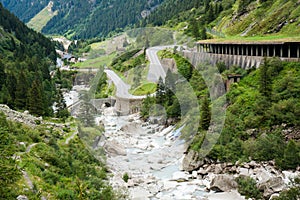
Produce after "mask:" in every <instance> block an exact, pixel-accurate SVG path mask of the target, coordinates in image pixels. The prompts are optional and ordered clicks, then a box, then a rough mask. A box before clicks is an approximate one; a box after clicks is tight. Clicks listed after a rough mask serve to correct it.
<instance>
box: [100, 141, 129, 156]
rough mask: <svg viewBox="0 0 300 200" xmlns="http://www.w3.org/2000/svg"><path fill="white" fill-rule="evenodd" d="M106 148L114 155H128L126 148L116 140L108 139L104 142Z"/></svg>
mask: <svg viewBox="0 0 300 200" xmlns="http://www.w3.org/2000/svg"><path fill="white" fill-rule="evenodd" d="M104 149H105V150H106V152H107V153H108V154H109V155H112V156H126V155H127V153H126V149H125V148H124V147H123V146H122V145H121V144H120V143H118V142H117V141H116V140H111V141H107V142H106V143H105V144H104Z"/></svg>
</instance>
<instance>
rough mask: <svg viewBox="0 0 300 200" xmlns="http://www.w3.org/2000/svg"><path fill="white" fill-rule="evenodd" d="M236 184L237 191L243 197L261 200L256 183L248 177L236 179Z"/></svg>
mask: <svg viewBox="0 0 300 200" xmlns="http://www.w3.org/2000/svg"><path fill="white" fill-rule="evenodd" d="M236 181H237V183H238V191H239V193H240V194H242V195H245V196H246V198H255V199H261V198H262V193H261V192H260V191H259V189H258V188H257V186H256V182H255V180H254V179H253V178H250V177H238V178H236Z"/></svg>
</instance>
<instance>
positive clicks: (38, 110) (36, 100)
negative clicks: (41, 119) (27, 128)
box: [27, 80, 45, 116]
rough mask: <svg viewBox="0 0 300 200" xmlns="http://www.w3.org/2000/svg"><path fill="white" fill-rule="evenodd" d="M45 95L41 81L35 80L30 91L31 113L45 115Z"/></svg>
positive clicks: (29, 107) (29, 104) (29, 105)
mask: <svg viewBox="0 0 300 200" xmlns="http://www.w3.org/2000/svg"><path fill="white" fill-rule="evenodd" d="M43 100H44V97H43V92H42V85H41V83H40V82H39V81H37V80H34V81H33V83H32V87H31V88H30V89H29V92H28V103H27V104H28V110H29V112H30V113H31V114H33V115H37V116H43V115H44V113H45V108H44V103H43Z"/></svg>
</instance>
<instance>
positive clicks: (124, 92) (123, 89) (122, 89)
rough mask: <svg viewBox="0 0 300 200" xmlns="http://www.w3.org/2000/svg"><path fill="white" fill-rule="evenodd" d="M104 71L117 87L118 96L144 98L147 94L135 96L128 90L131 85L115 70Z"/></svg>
mask: <svg viewBox="0 0 300 200" xmlns="http://www.w3.org/2000/svg"><path fill="white" fill-rule="evenodd" d="M104 72H105V73H106V74H107V77H108V78H109V79H110V80H112V82H113V83H114V85H115V86H116V88H117V92H116V96H117V97H119V98H124V99H144V98H145V96H134V95H132V94H130V93H129V92H128V90H129V89H130V85H128V84H126V83H125V82H124V81H123V80H122V79H121V78H120V77H119V76H118V75H117V74H116V73H115V72H114V71H112V70H109V69H106V70H104Z"/></svg>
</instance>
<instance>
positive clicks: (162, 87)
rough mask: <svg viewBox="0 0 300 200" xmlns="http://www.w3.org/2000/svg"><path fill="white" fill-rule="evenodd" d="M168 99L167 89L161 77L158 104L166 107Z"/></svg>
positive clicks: (157, 92) (158, 87)
mask: <svg viewBox="0 0 300 200" xmlns="http://www.w3.org/2000/svg"><path fill="white" fill-rule="evenodd" d="M165 97H166V89H165V84H164V81H163V79H162V78H161V77H159V79H158V83H157V89H156V103H157V104H160V105H164V103H165V99H166V98H165Z"/></svg>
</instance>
